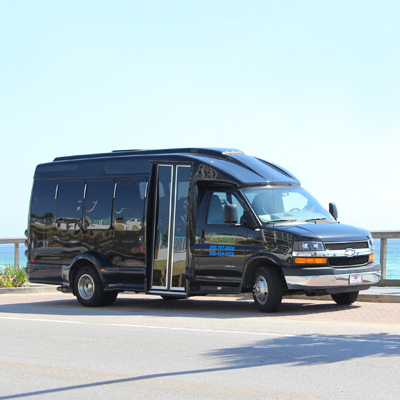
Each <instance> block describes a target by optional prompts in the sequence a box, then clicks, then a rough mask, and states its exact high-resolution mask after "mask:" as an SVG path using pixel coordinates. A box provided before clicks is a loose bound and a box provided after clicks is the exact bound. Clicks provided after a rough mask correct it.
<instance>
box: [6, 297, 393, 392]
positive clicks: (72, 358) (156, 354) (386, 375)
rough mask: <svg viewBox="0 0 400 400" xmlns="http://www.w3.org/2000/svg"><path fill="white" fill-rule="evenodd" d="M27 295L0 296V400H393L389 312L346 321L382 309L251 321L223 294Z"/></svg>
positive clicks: (317, 307)
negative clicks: (96, 303) (105, 303)
mask: <svg viewBox="0 0 400 400" xmlns="http://www.w3.org/2000/svg"><path fill="white" fill-rule="evenodd" d="M30 296H31V297H29V296H23V297H21V296H18V295H15V296H12V295H2V296H1V298H0V332H1V353H0V354H1V356H0V399H20V398H21V399H54V398H57V399H82V398H85V399H111V398H112V399H152V400H153V399H163V400H164V399H174V400H175V399H226V398H229V399H352V400H354V399H363V400H367V399H374V400H376V399H385V400H386V399H396V400H397V399H398V398H399V397H400V379H399V378H400V376H399V375H400V373H399V370H398V365H399V361H400V323H398V322H396V321H394V322H393V319H392V318H391V317H390V313H391V312H393V310H392V311H390V308H388V310H389V311H388V312H387V313H386V315H387V317H386V319H384V318H381V320H380V321H370V320H368V318H367V319H366V320H363V319H362V318H357V316H358V314H360V315H362V313H363V311H362V310H363V307H365V310H367V314H368V313H370V312H371V307H372V309H373V307H380V308H378V309H377V310H380V313H381V314H382V315H385V308H384V307H390V305H382V304H376V305H373V304H369V303H363V304H362V305H361V306H354V307H353V308H352V307H350V308H349V307H347V308H344V307H342V306H337V305H329V306H325V305H324V304H323V303H317V302H307V304H306V306H308V308H307V310H306V309H305V304H304V302H301V301H300V300H292V301H291V302H290V304H291V310H293V309H294V310H296V309H297V310H298V311H297V313H295V312H292V311H291V312H290V313H289V312H288V313H286V314H285V312H284V311H285V307H284V309H283V312H282V313H280V314H276V315H263V314H261V313H258V312H257V311H255V312H253V305H252V303H251V302H250V301H247V300H243V301H240V299H234V298H233V299H226V298H224V299H223V300H221V299H211V300H210V299H207V300H205V299H195V300H184V301H177V302H171V301H168V302H166V301H163V300H159V299H157V298H144V297H143V296H139V297H137V296H122V299H119V300H117V302H116V304H115V307H108V308H98V309H87V308H83V307H80V306H79V305H78V303H77V302H76V300H75V299H74V298H72V296H70V295H65V294H54V295H46V294H43V295H34V296H33V295H30ZM321 307H324V308H323V309H324V312H323V313H322V312H321ZM327 307H328V308H327ZM287 309H289V308H288V307H286V310H287ZM300 310H301V312H300ZM365 310H364V311H365ZM349 312H350V313H351V315H354V317H352V318H353V319H351V320H348V319H346V318H342V319H341V320H338V319H337V316H338V315H346V313H349ZM357 313H358V314H357ZM330 314H334V315H335V317H333V316H332V317H331V315H330ZM321 315H324V316H323V317H322V318H318V316H321ZM326 315H327V316H326Z"/></svg>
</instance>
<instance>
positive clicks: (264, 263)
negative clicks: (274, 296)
mask: <svg viewBox="0 0 400 400" xmlns="http://www.w3.org/2000/svg"><path fill="white" fill-rule="evenodd" d="M259 267H273V268H275V269H276V270H277V272H278V274H279V277H280V278H281V282H282V288H283V289H287V285H286V280H285V277H284V275H283V272H282V268H279V266H278V265H276V264H275V263H273V262H272V261H270V260H267V259H265V258H259V259H257V260H254V261H252V263H251V264H250V265H249V266H248V267H247V269H246V275H245V277H244V282H243V289H244V291H249V290H250V291H251V290H252V282H251V281H252V279H253V276H254V273H255V272H256V270H257V268H259Z"/></svg>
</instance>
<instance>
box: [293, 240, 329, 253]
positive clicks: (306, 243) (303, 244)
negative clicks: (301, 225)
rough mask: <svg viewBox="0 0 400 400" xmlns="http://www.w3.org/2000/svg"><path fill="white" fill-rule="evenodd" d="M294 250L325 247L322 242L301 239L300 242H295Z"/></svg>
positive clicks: (312, 249) (323, 248) (310, 249)
mask: <svg viewBox="0 0 400 400" xmlns="http://www.w3.org/2000/svg"><path fill="white" fill-rule="evenodd" d="M293 250H294V251H317V250H325V247H324V244H323V243H322V242H316V241H310V240H301V241H298V242H294V244H293Z"/></svg>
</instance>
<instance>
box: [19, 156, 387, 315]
mask: <svg viewBox="0 0 400 400" xmlns="http://www.w3.org/2000/svg"><path fill="white" fill-rule="evenodd" d="M329 211H330V212H327V211H326V210H325V209H324V207H322V206H321V205H320V204H319V203H318V201H317V200H316V199H315V198H314V197H313V196H311V195H310V194H309V193H308V192H307V191H306V190H305V189H303V188H302V187H301V185H300V182H299V181H298V180H297V179H296V178H295V177H294V176H293V175H292V174H291V173H290V172H288V171H286V170H285V169H283V168H281V167H279V166H277V165H275V164H273V163H271V162H267V161H264V160H261V159H258V158H254V157H251V156H248V155H245V154H244V153H243V152H241V151H238V150H226V151H225V150H222V149H169V150H126V151H114V152H111V153H105V154H92V155H79V156H71V157H59V158H55V159H54V161H53V162H50V163H47V164H40V165H38V166H37V168H36V172H35V176H34V183H33V189H32V195H31V204H30V213H29V222H28V225H29V226H28V230H27V238H28V240H27V247H28V250H27V252H26V255H27V257H28V262H27V266H26V269H25V272H26V275H27V277H28V280H29V282H35V283H47V284H55V285H60V288H59V289H60V290H63V291H71V290H72V292H73V294H74V295H75V296H76V297H77V298H78V301H79V302H80V303H81V304H82V305H84V306H89V307H93V306H106V305H110V304H112V303H113V302H114V301H115V299H116V297H117V295H118V293H119V292H123V291H130V292H145V293H149V294H157V295H160V296H162V297H163V298H165V299H180V298H186V297H189V296H196V295H206V294H221V293H226V294H228V293H230V294H233V293H236V294H238V293H245V292H252V293H253V298H254V300H255V303H256V305H257V307H258V308H259V310H260V311H263V312H273V311H277V310H278V308H279V306H280V304H281V301H282V296H287V295H292V294H300V293H303V294H304V293H305V294H307V295H311V296H312V295H321V294H330V295H331V296H332V298H333V300H334V301H336V303H339V304H351V303H353V302H354V301H355V300H356V298H357V296H358V292H359V290H364V289H368V288H369V287H370V286H371V285H373V284H376V283H377V282H378V281H379V280H380V277H381V266H380V264H379V263H376V262H374V257H375V254H374V246H373V240H372V236H371V234H370V233H369V232H368V231H366V230H364V229H360V228H355V227H352V226H349V225H344V224H340V223H339V222H337V221H336V219H337V211H336V207H335V205H334V204H333V203H331V204H330V205H329Z"/></svg>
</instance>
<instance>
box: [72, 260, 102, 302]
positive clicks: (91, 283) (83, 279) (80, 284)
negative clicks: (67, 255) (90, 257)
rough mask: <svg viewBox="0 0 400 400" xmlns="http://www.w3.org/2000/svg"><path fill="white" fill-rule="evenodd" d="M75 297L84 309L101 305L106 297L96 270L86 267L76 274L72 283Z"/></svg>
mask: <svg viewBox="0 0 400 400" xmlns="http://www.w3.org/2000/svg"><path fill="white" fill-rule="evenodd" d="M74 292H75V296H76V298H77V299H78V301H79V303H81V304H82V305H83V306H85V307H98V306H101V305H103V303H104V301H105V298H106V295H105V293H104V292H103V288H102V285H101V282H100V278H99V275H98V274H97V272H96V270H95V269H94V268H93V267H91V266H89V265H86V266H84V267H82V268H81V269H80V270H79V271H78V273H77V274H76V277H75V281H74Z"/></svg>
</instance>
